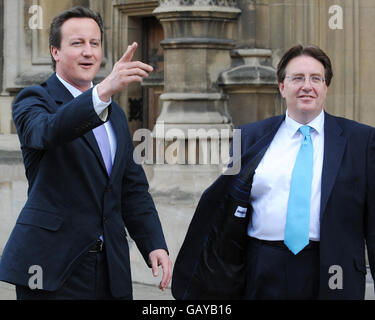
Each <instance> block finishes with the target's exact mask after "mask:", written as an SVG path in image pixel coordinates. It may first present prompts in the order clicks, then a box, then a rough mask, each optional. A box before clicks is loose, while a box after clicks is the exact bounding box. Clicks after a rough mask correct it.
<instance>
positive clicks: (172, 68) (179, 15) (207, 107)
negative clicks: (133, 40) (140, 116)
mask: <svg viewBox="0 0 375 320" xmlns="http://www.w3.org/2000/svg"><path fill="white" fill-rule="evenodd" d="M240 12H241V10H240V9H238V7H237V4H236V1H233V0H231V1H230V0H160V1H159V6H158V7H157V8H156V9H155V10H154V11H153V14H154V15H155V16H156V17H157V18H158V19H159V21H160V22H161V24H162V26H163V29H164V37H165V38H164V40H163V41H162V42H161V46H162V47H163V50H164V91H163V93H162V94H161V96H160V101H161V102H160V103H161V113H160V115H159V117H158V119H157V121H156V124H155V127H154V130H153V135H152V136H153V139H154V140H153V141H154V142H156V143H155V145H156V149H155V150H154V151H156V152H155V158H154V159H152V160H153V161H151V163H152V164H146V165H145V166H144V167H145V170H146V173H147V176H148V178H149V183H150V192H151V194H152V196H153V199H154V201H155V204H156V207H157V210H158V212H159V216H160V219H161V222H162V225H163V229H164V234H165V237H166V241H167V243H168V249H169V253H170V257H171V259H172V262H174V260H175V258H176V257H177V254H178V251H179V249H180V248H181V245H182V242H183V240H184V238H185V235H186V231H187V228H188V226H189V223H190V220H191V218H192V216H193V213H194V211H195V208H196V206H197V204H198V201H199V199H200V197H201V195H202V192H203V191H204V190H205V189H206V188H207V187H208V186H209V185H210V184H211V183H212V182H213V181H214V180H215V179H216V178H217V177H218V176H219V175H220V174H221V170H222V166H223V163H224V162H225V160H224V161H221V159H222V154H224V153H225V155H226V156H228V154H229V135H230V134H231V131H232V128H233V125H232V122H231V119H230V116H229V115H228V113H227V100H228V97H227V95H225V94H223V93H222V92H221V89H220V88H219V86H218V85H217V79H218V76H219V74H220V72H221V71H222V70H224V69H228V68H229V67H230V54H229V52H230V50H231V49H232V48H234V46H235V41H234V40H233V38H234V33H235V25H236V21H237V17H238V15H239V14H240ZM192 131H193V132H194V133H193V134H195V135H196V139H190V137H192V136H191V135H190V133H191V132H192ZM223 131H225V133H227V136H226V137H225V139H224V138H223V136H224V135H221V133H222V132H223ZM224 140H226V141H227V145H226V147H224V148H223V145H222V142H223V141H224ZM219 144H220V147H219ZM150 145H152V143H151V144H148V146H150ZM155 145H154V146H155ZM219 148H220V155H219V158H220V159H217V158H218V157H217V155H218V152H219ZM214 156H215V157H214ZM213 158H215V159H213ZM214 160H219V161H218V162H216V161H214ZM131 255H132V267H133V270H134V269H137V270H141V268H142V266H143V264H144V262H143V261H142V258H141V256H140V255H139V254H138V253H137V252H136V251H135V250H131ZM138 266H139V267H138ZM133 280H134V281H138V282H143V283H157V282H158V280H155V279H153V278H152V276H151V273H149V272H137V273H133Z"/></svg>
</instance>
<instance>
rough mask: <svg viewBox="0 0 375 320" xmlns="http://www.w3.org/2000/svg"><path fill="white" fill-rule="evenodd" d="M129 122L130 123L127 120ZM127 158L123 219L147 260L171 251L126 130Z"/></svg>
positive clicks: (123, 188) (123, 190)
mask: <svg viewBox="0 0 375 320" xmlns="http://www.w3.org/2000/svg"><path fill="white" fill-rule="evenodd" d="M125 121H126V120H125ZM126 141H127V159H126V170H125V175H124V178H123V187H122V206H121V207H122V216H123V220H124V223H125V226H126V228H127V230H128V232H129V234H130V236H131V238H132V239H133V240H134V241H135V243H136V245H137V247H138V249H139V251H140V252H141V254H142V256H143V258H144V260H145V261H146V263H147V264H148V265H149V266H150V264H149V261H148V256H149V253H150V252H151V251H153V250H156V249H164V250H166V251H167V252H168V248H167V245H166V242H165V239H164V234H163V230H162V226H161V223H160V220H159V216H158V213H157V211H156V208H155V204H154V201H153V199H152V197H151V194H150V193H149V191H148V189H149V185H148V182H147V178H146V175H145V173H144V170H143V168H142V166H141V165H140V164H138V163H136V162H135V161H134V158H133V150H134V146H133V142H132V139H131V137H130V133H129V129H128V128H126Z"/></svg>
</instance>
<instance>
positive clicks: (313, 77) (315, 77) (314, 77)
mask: <svg viewBox="0 0 375 320" xmlns="http://www.w3.org/2000/svg"><path fill="white" fill-rule="evenodd" d="M320 79H321V78H320V77H319V76H312V77H311V81H312V82H320V81H321V80H320Z"/></svg>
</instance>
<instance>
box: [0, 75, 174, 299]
mask: <svg viewBox="0 0 375 320" xmlns="http://www.w3.org/2000/svg"><path fill="white" fill-rule="evenodd" d="M13 119H14V122H15V125H16V128H17V132H18V136H19V139H20V142H21V149H22V155H23V159H24V164H25V169H26V176H27V180H28V183H29V188H28V199H27V202H26V204H25V206H24V208H23V209H22V211H21V213H20V215H19V217H18V219H17V222H16V225H15V227H14V229H13V231H12V233H11V235H10V238H9V240H8V242H7V244H6V246H5V249H4V252H3V255H2V257H1V260H0V280H2V281H6V282H10V283H14V284H20V285H26V286H27V285H28V281H29V279H30V277H31V276H32V274H29V273H28V271H29V268H30V266H33V265H38V266H40V267H41V268H42V271H43V289H45V290H50V291H53V290H56V289H58V288H59V287H60V286H61V285H62V284H63V282H64V280H65V279H66V278H67V277H68V276H69V274H70V272H71V270H72V269H73V267H74V264H75V263H76V261H77V258H78V257H79V256H81V255H82V254H83V253H84V252H86V251H87V250H88V249H89V248H90V247H91V246H92V245H93V244H94V243H95V242H96V241H97V239H98V238H99V236H100V235H102V234H103V235H104V241H105V246H106V255H107V261H108V267H109V279H110V288H111V291H112V294H113V295H114V296H115V297H124V296H129V295H131V293H132V286H131V274H130V261H129V248H128V241H127V233H126V230H128V232H129V234H130V236H131V238H132V239H134V241H135V243H136V244H137V246H138V249H139V250H140V252H141V253H142V255H143V257H144V259H145V261H146V262H148V255H149V253H150V252H151V251H152V250H155V249H160V248H162V249H165V250H167V246H166V243H165V240H164V235H163V232H162V227H161V224H160V221H159V217H158V214H157V211H156V209H155V206H154V203H153V200H152V198H151V195H150V194H149V193H148V183H147V180H146V176H145V174H144V171H143V169H142V167H141V165H139V164H136V163H135V161H134V159H133V143H132V139H131V136H130V133H129V129H128V125H127V119H126V116H125V114H124V112H123V111H122V110H121V108H120V107H119V106H118V105H117V104H116V103H114V102H112V103H111V105H110V106H109V119H110V120H111V123H112V126H113V129H114V131H115V134H116V138H117V151H116V156H115V160H114V164H113V168H112V173H111V176H108V173H107V171H106V167H105V165H104V162H103V159H102V156H101V153H100V150H99V147H98V144H97V142H96V139H95V136H94V134H93V132H92V129H93V128H95V127H97V126H99V125H101V124H102V123H103V122H102V121H101V120H100V118H99V117H98V115H97V114H96V112H95V110H94V108H93V102H92V89H90V90H88V91H86V92H84V93H83V94H81V95H80V96H78V97H77V98H75V99H73V96H72V95H71V94H70V92H69V91H68V90H67V89H66V88H65V87H64V85H63V84H62V83H61V82H60V81H59V80H58V79H57V77H56V75H55V74H53V75H52V76H51V77H50V78H49V79H48V80H47V81H46V82H44V83H43V84H41V85H37V86H32V87H29V88H26V89H24V90H22V91H21V92H20V93H19V95H18V96H17V98H16V100H15V102H14V105H13ZM125 227H126V229H125Z"/></svg>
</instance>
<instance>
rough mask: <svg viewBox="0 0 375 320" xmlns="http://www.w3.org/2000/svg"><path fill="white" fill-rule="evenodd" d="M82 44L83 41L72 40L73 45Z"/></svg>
mask: <svg viewBox="0 0 375 320" xmlns="http://www.w3.org/2000/svg"><path fill="white" fill-rule="evenodd" d="M80 44H81V41H74V42H72V45H73V46H78V45H80Z"/></svg>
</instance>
